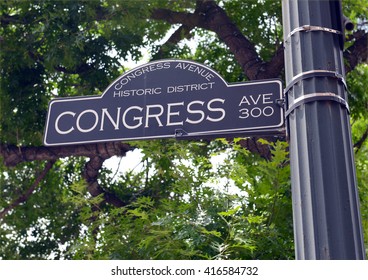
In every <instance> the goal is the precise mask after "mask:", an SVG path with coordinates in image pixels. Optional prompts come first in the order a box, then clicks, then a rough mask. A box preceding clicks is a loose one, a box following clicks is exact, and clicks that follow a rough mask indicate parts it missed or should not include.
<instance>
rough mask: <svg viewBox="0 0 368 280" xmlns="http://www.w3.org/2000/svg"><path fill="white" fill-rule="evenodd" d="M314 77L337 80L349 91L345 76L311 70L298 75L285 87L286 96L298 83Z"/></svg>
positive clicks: (332, 72)
mask: <svg viewBox="0 0 368 280" xmlns="http://www.w3.org/2000/svg"><path fill="white" fill-rule="evenodd" d="M313 77H332V78H336V79H338V80H339V81H341V82H342V83H343V84H344V87H345V89H346V90H347V89H348V87H347V85H346V82H345V79H344V76H343V75H341V74H339V73H337V72H334V71H328V70H310V71H306V72H302V73H300V74H298V75H296V76H295V77H293V79H292V80H291V81H290V83H289V84H288V85H287V86H286V87H285V89H284V93H285V94H286V93H287V92H288V91H289V90H290V89H291V88H292V87H293V86H294V85H295V84H296V83H297V82H299V81H301V80H304V79H308V78H313Z"/></svg>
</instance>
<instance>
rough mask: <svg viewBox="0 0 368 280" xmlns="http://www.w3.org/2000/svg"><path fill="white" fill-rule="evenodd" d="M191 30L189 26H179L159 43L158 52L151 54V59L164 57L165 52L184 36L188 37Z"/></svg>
mask: <svg viewBox="0 0 368 280" xmlns="http://www.w3.org/2000/svg"><path fill="white" fill-rule="evenodd" d="M191 30H192V28H191V27H188V26H186V25H182V26H180V27H179V28H178V29H177V30H176V31H175V32H174V33H173V34H172V35H171V36H170V38H169V39H168V40H167V41H166V42H165V43H164V44H162V45H161V47H160V49H159V50H158V52H157V53H156V54H155V55H154V56H153V60H156V59H163V58H165V54H167V53H168V52H169V51H171V50H172V49H173V47H174V46H175V45H176V44H177V43H179V42H180V41H181V40H182V39H184V38H189V37H190V31H191Z"/></svg>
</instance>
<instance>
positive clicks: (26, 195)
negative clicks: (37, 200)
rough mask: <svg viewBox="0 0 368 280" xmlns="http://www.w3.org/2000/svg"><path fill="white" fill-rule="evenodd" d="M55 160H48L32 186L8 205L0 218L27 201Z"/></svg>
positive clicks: (0, 213) (0, 214)
mask: <svg viewBox="0 0 368 280" xmlns="http://www.w3.org/2000/svg"><path fill="white" fill-rule="evenodd" d="M54 163H55V161H48V162H47V164H46V166H45V168H44V170H43V171H42V172H41V173H40V174H39V175H38V176H37V178H36V180H35V181H34V183H33V184H32V186H31V187H30V188H29V189H28V190H26V192H25V193H23V194H22V195H21V196H19V197H18V198H17V199H16V200H14V201H13V202H12V203H11V204H10V205H9V206H7V207H6V208H5V209H4V210H2V211H1V212H0V219H3V218H4V217H5V215H6V214H7V213H8V212H9V211H11V210H13V209H14V208H15V207H17V206H18V205H19V204H21V203H23V202H25V201H27V200H28V198H29V197H30V196H31V195H32V194H33V192H34V191H35V189H36V188H37V186H38V185H39V184H40V182H41V181H42V180H43V179H44V178H45V176H46V174H47V173H48V172H49V170H50V169H51V168H52V166H53V165H54Z"/></svg>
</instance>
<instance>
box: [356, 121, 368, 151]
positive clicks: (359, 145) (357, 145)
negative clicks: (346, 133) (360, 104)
mask: <svg viewBox="0 0 368 280" xmlns="http://www.w3.org/2000/svg"><path fill="white" fill-rule="evenodd" d="M367 138H368V127H367V129H366V130H365V132H364V133H363V135H362V137H361V138H360V139H359V141H358V142H356V143H355V144H354V148H356V151H355V153H358V151H359V150H360V148H361V147H362V146H363V143H364V142H365V141H366V140H367Z"/></svg>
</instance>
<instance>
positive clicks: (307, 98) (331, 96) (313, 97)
mask: <svg viewBox="0 0 368 280" xmlns="http://www.w3.org/2000/svg"><path fill="white" fill-rule="evenodd" d="M317 100H328V101H335V102H338V103H340V104H341V105H343V106H344V107H345V108H346V109H347V110H348V112H349V113H350V108H349V105H348V103H347V102H346V100H345V99H343V98H342V97H340V96H338V95H337V94H335V93H332V92H323V93H309V94H306V95H303V96H300V97H298V98H296V99H295V100H294V102H293V103H292V104H291V106H289V108H288V110H287V111H286V112H285V118H287V117H288V116H289V115H290V114H291V113H292V112H293V111H294V110H295V109H296V108H297V107H299V106H300V105H302V104H305V103H308V102H312V101H317Z"/></svg>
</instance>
